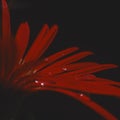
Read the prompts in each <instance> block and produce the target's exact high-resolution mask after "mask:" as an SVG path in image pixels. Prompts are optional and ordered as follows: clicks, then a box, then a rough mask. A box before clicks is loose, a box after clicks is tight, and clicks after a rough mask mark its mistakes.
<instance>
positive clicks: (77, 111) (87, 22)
mask: <svg viewBox="0 0 120 120" xmlns="http://www.w3.org/2000/svg"><path fill="white" fill-rule="evenodd" d="M8 4H9V7H10V12H11V20H12V21H11V22H12V31H13V34H15V32H16V30H17V28H18V25H19V24H20V23H21V22H24V21H28V23H29V25H30V28H31V38H30V44H31V43H32V41H33V40H34V38H35V37H36V35H37V34H38V32H39V31H40V29H41V27H42V26H43V24H45V23H48V25H49V26H52V25H53V24H58V26H59V32H58V35H57V37H56V39H55V40H54V42H53V43H52V45H51V46H50V47H49V49H48V50H47V51H46V53H45V56H47V55H50V54H52V53H55V52H57V51H59V50H63V49H65V48H67V47H72V46H78V47H80V49H81V51H83V50H90V51H93V52H94V53H95V55H94V57H90V59H89V60H91V61H98V62H100V63H114V64H117V65H120V62H119V61H120V57H119V51H120V47H119V40H120V34H119V32H120V24H119V21H120V19H119V9H118V6H117V3H112V2H111V3H110V1H109V2H106V3H105V2H87V1H86V2H84V3H83V2H80V1H79V2H78V1H75V0H74V1H68V2H65V1H54V2H53V1H51V0H49V1H46V0H44V1H40V0H8ZM119 70H120V69H119V68H118V69H115V70H108V72H102V73H101V74H98V75H101V76H102V77H105V78H109V79H113V80H115V81H120V76H119V72H120V71H119ZM92 98H93V99H94V100H95V101H97V102H98V103H100V104H102V105H103V106H105V107H106V108H107V109H108V110H109V111H111V112H112V113H113V114H115V115H116V116H117V117H120V115H119V111H120V109H119V108H120V103H119V99H117V98H111V97H105V96H92ZM55 115H57V117H55ZM19 116H20V118H19V119H26V120H27V119H28V120H32V119H33V120H34V119H36V120H37V119H39V120H40V119H41V120H49V119H50V120H52V119H55V120H58V119H60V120H63V119H67V120H68V119H73V120H77V119H81V120H89V119H93V120H102V118H101V117H100V116H98V115H97V114H96V113H95V112H93V111H91V110H90V109H89V108H87V107H86V106H84V105H82V104H81V103H79V102H78V101H76V100H74V99H72V98H70V97H67V96H65V95H62V94H60V93H53V92H38V93H36V94H33V95H31V96H30V97H28V98H26V99H25V101H24V103H23V106H22V108H21V112H20V114H19ZM32 117H33V118H32Z"/></svg>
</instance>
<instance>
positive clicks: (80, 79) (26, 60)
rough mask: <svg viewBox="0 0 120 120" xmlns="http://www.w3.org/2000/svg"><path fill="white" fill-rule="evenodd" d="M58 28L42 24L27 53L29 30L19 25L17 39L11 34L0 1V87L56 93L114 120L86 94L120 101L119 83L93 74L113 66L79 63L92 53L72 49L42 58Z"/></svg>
mask: <svg viewBox="0 0 120 120" xmlns="http://www.w3.org/2000/svg"><path fill="white" fill-rule="evenodd" d="M57 31H58V26H57V25H53V26H52V27H51V28H49V26H48V25H47V24H45V25H44V26H43V28H42V30H41V31H40V33H39V34H38V36H37V37H36V38H35V40H34V43H33V44H32V46H31V47H30V49H29V50H28V51H27V52H25V51H26V48H27V45H28V41H29V36H30V29H29V25H28V23H27V22H25V23H22V24H20V26H19V28H18V30H17V33H16V36H12V34H11V26H10V15H9V10H8V7H7V3H6V0H2V36H1V37H0V84H1V86H2V87H4V88H5V89H12V90H13V91H14V92H18V91H22V92H25V93H27V92H28V93H32V92H36V91H42V90H50V91H56V92H60V93H63V94H66V95H68V96H71V97H73V98H75V99H76V100H78V101H80V102H81V103H83V104H84V105H86V106H88V107H90V108H91V109H93V110H94V111H95V112H97V113H98V114H99V115H101V116H102V117H103V118H105V119H107V120H116V119H117V118H116V117H115V116H113V115H112V114H111V113H109V112H108V111H107V110H105V109H104V108H103V107H102V106H100V105H99V104H97V103H96V102H95V101H93V100H92V98H90V97H89V96H88V95H87V94H88V93H89V94H96V95H107V96H114V97H120V88H119V86H120V83H119V82H115V81H112V80H108V79H104V78H99V77H97V76H95V75H94V73H96V72H99V71H102V70H106V69H111V68H116V67H117V65H114V64H99V63H95V62H78V61H79V60H80V59H83V58H85V57H87V56H89V55H92V54H93V53H92V52H90V51H84V52H79V48H78V47H71V48H68V49H65V50H63V51H60V52H58V53H55V54H53V55H51V56H49V57H47V58H43V57H42V56H43V54H44V52H45V51H46V49H47V48H48V47H49V45H50V44H51V43H52V41H53V39H54V37H55V36H56V33H57Z"/></svg>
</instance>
